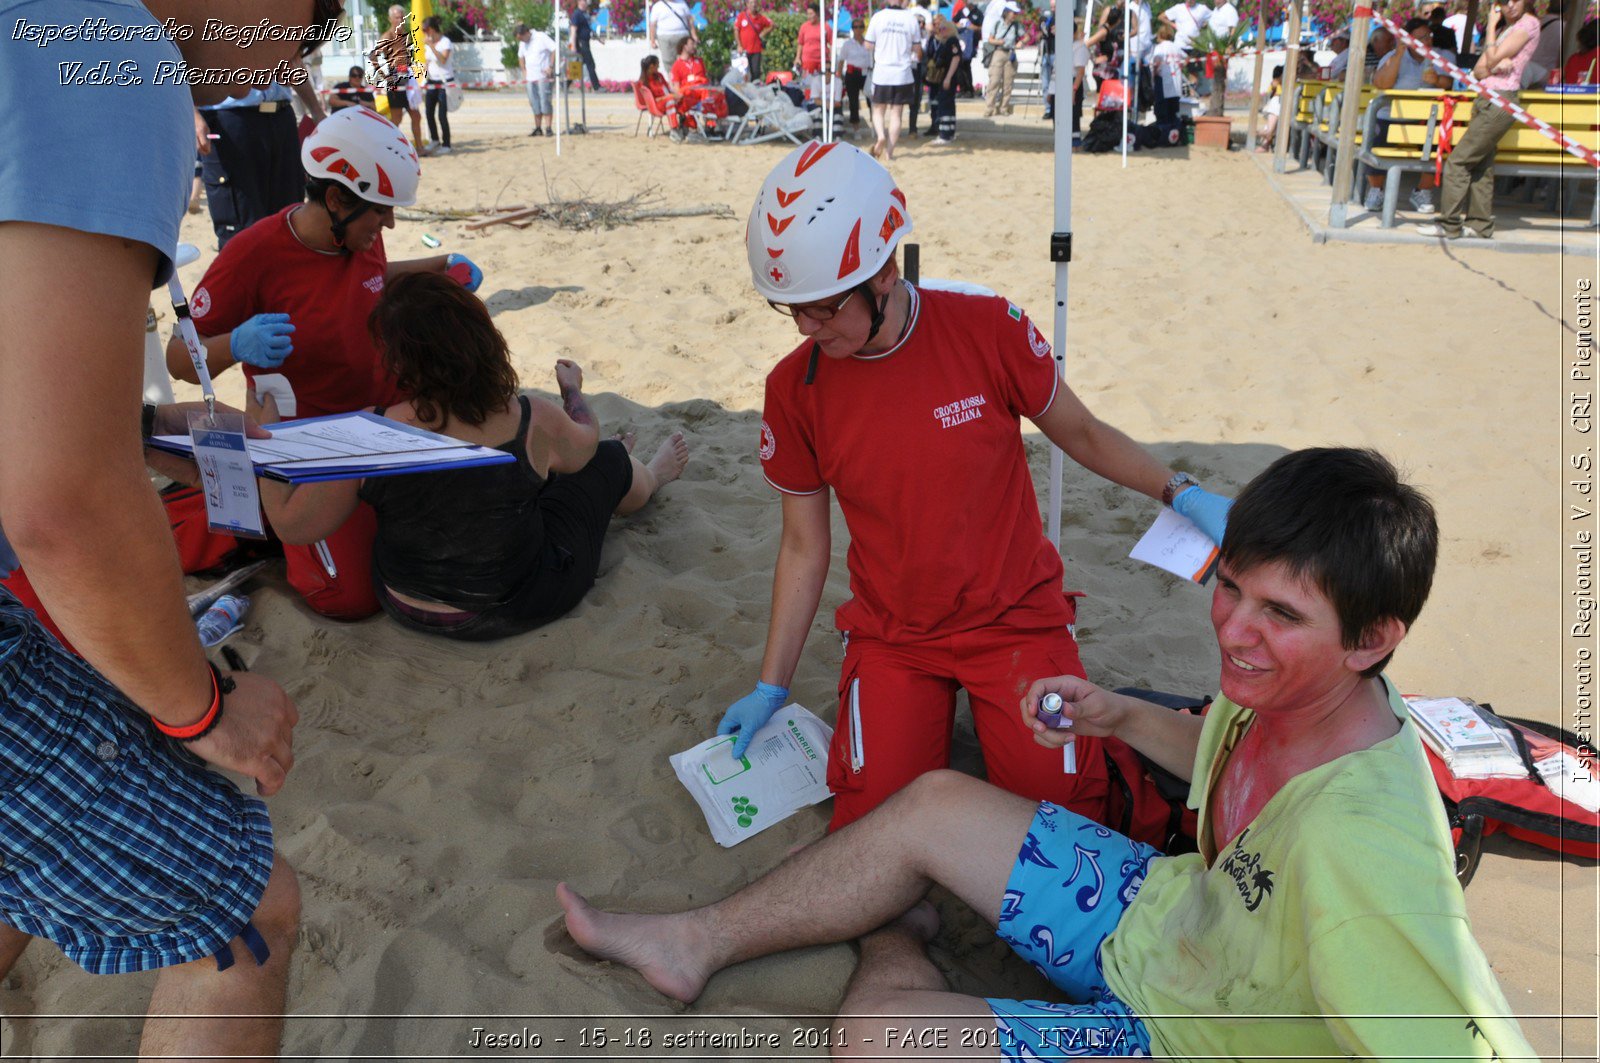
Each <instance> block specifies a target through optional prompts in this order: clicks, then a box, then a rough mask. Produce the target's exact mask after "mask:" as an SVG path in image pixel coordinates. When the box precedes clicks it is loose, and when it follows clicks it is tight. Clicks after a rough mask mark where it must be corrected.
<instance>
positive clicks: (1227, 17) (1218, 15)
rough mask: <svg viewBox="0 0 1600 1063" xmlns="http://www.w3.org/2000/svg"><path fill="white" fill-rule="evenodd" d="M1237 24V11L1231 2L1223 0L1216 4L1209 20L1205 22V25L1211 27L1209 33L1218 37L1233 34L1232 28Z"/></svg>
mask: <svg viewBox="0 0 1600 1063" xmlns="http://www.w3.org/2000/svg"><path fill="white" fill-rule="evenodd" d="M1238 24H1239V9H1238V8H1236V7H1234V6H1233V3H1232V2H1231V0H1223V2H1222V3H1220V4H1218V5H1217V9H1216V10H1215V11H1213V12H1211V18H1210V19H1209V20H1208V21H1207V22H1206V25H1208V26H1210V27H1211V32H1212V33H1215V34H1216V35H1217V36H1218V37H1226V36H1227V35H1228V34H1230V33H1232V32H1233V29H1234V27H1235V26H1237V25H1238Z"/></svg>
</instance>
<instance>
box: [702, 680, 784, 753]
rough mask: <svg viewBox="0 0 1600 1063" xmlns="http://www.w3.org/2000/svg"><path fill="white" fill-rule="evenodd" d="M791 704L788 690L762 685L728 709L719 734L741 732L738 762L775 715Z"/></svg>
mask: <svg viewBox="0 0 1600 1063" xmlns="http://www.w3.org/2000/svg"><path fill="white" fill-rule="evenodd" d="M788 703H789V688H788V687H778V686H773V685H772V684H771V683H760V682H758V683H756V688H755V689H754V690H752V691H751V692H750V693H748V694H746V695H745V696H744V697H742V698H740V699H739V700H738V701H736V702H734V703H733V704H732V705H729V706H728V711H727V712H725V713H723V714H722V722H721V723H719V724H717V734H719V735H726V734H732V733H733V732H735V731H738V732H739V740H738V741H737V742H735V743H734V744H733V759H734V760H738V759H739V758H740V757H742V756H744V751H745V750H746V749H749V748H750V739H751V738H753V737H755V733H756V732H757V731H759V730H761V728H762V727H763V726H765V724H766V722H767V721H768V720H770V719H772V714H773V713H775V712H777V711H778V710H779V709H781V708H783V707H784V706H785V705H787V704H788Z"/></svg>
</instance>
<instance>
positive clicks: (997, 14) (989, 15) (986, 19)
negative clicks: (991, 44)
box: [978, 0, 1006, 44]
mask: <svg viewBox="0 0 1600 1063" xmlns="http://www.w3.org/2000/svg"><path fill="white" fill-rule="evenodd" d="M1005 6H1006V5H1005V0H989V6H988V7H986V8H984V9H983V41H986V40H988V39H989V38H990V37H994V36H997V34H996V33H995V30H996V29H997V28H998V27H999V25H1000V20H1001V19H1002V18H1004V17H1005ZM983 41H979V42H978V43H979V44H982V43H983Z"/></svg>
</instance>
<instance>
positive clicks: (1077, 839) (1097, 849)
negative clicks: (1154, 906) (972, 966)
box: [988, 801, 1161, 1060]
mask: <svg viewBox="0 0 1600 1063" xmlns="http://www.w3.org/2000/svg"><path fill="white" fill-rule="evenodd" d="M1160 855H1161V854H1160V853H1159V852H1158V851H1157V850H1155V849H1154V848H1152V847H1151V846H1148V845H1145V844H1143V843H1142V842H1136V841H1133V840H1132V839H1130V838H1125V837H1123V836H1122V835H1120V834H1118V833H1117V832H1116V831H1113V830H1110V829H1108V828H1106V827H1102V826H1101V825H1100V824H1098V823H1096V822H1094V821H1093V820H1089V819H1085V818H1084V817H1083V816H1080V815H1078V814H1077V813H1075V812H1069V811H1067V810H1066V809H1064V808H1062V807H1060V806H1059V805H1053V804H1050V803H1049V802H1048V801H1046V802H1043V803H1041V804H1040V805H1039V811H1038V812H1037V813H1036V814H1035V815H1034V817H1033V823H1032V825H1030V826H1029V828H1028V836H1027V838H1026V839H1025V840H1024V841H1023V843H1022V849H1021V851H1019V852H1018V853H1017V863H1016V866H1015V867H1014V868H1012V870H1011V877H1010V878H1009V879H1008V880H1007V881H1006V892H1005V899H1004V901H1003V902H1002V904H1001V909H1000V920H999V926H998V928H997V929H998V933H999V935H1000V938H1001V940H1002V941H1004V942H1005V943H1006V944H1008V945H1010V946H1011V948H1012V950H1013V951H1014V952H1016V954H1017V955H1019V956H1021V957H1022V958H1023V959H1025V960H1027V961H1028V962H1029V963H1031V964H1033V966H1034V967H1035V968H1036V969H1037V970H1038V971H1039V973H1040V974H1042V975H1044V976H1045V978H1047V979H1049V980H1050V984H1051V985H1053V986H1055V987H1056V988H1057V989H1059V990H1061V992H1062V993H1064V994H1065V995H1066V996H1067V998H1068V1001H1069V1002H1068V1003H1051V1002H1048V1001H1043V1000H1000V999H996V998H991V999H990V1000H989V1001H988V1004H989V1007H990V1009H992V1010H993V1011H994V1015H995V1023H996V1025H997V1027H998V1032H999V1039H1000V1054H1001V1058H1002V1059H1008V1060H1013V1059H1014V1060H1034V1059H1041V1060H1043V1059H1080V1058H1084V1057H1094V1056H1102V1057H1103V1056H1148V1055H1149V1054H1150V1034H1149V1031H1147V1030H1146V1029H1145V1027H1144V1023H1142V1022H1140V1021H1139V1017H1138V1016H1137V1015H1135V1014H1133V1012H1132V1011H1131V1010H1129V1008H1128V1006H1127V1005H1126V1004H1124V1003H1123V1002H1122V1001H1120V1000H1118V999H1117V997H1116V994H1114V993H1112V992H1111V990H1110V989H1108V988H1107V987H1106V983H1105V975H1104V973H1103V971H1102V970H1101V967H1100V945H1101V944H1102V943H1103V942H1104V941H1105V939H1106V938H1108V937H1110V936H1111V932H1112V931H1113V930H1115V929H1116V928H1117V923H1118V921H1120V920H1121V919H1122V913H1123V912H1125V911H1127V908H1128V905H1129V904H1130V903H1132V901H1133V898H1134V897H1135V896H1137V895H1138V892H1139V885H1140V884H1141V883H1142V882H1144V876H1145V871H1146V869H1148V867H1149V866H1150V861H1151V860H1152V859H1153V858H1155V857H1157V856H1160Z"/></svg>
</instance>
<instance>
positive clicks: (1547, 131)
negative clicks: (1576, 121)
mask: <svg viewBox="0 0 1600 1063" xmlns="http://www.w3.org/2000/svg"><path fill="white" fill-rule="evenodd" d="M1363 12H1366V13H1367V14H1371V12H1370V11H1367V9H1365V8H1359V7H1358V8H1356V16H1357V17H1358V18H1359V17H1360V16H1361V15H1362V13H1363ZM1372 20H1373V21H1374V22H1378V23H1382V25H1383V27H1384V28H1385V29H1387V30H1388V31H1389V32H1390V33H1392V34H1394V35H1395V38H1396V39H1397V40H1399V41H1401V42H1402V43H1403V44H1405V45H1407V46H1409V47H1412V48H1415V49H1416V50H1417V51H1418V52H1420V53H1421V54H1422V56H1423V57H1424V58H1425V59H1427V60H1428V62H1430V63H1432V64H1433V65H1434V66H1436V67H1438V68H1439V69H1441V70H1443V71H1444V72H1445V73H1447V74H1449V75H1450V76H1451V77H1454V78H1456V79H1457V80H1460V81H1464V82H1466V83H1467V84H1468V85H1470V86H1471V87H1473V88H1474V89H1476V90H1478V92H1480V93H1482V94H1483V95H1484V96H1485V97H1487V98H1488V100H1489V102H1490V103H1492V104H1494V105H1495V106H1496V107H1498V108H1500V109H1501V110H1503V111H1505V112H1506V113H1507V114H1509V115H1511V117H1513V118H1515V119H1516V120H1517V121H1519V122H1521V123H1522V124H1523V125H1525V126H1527V127H1528V128H1530V129H1532V130H1534V131H1536V132H1537V133H1539V134H1540V135H1541V136H1544V137H1548V138H1549V139H1550V140H1553V141H1555V142H1556V143H1557V144H1559V145H1560V146H1561V148H1562V150H1563V151H1566V152H1567V153H1569V154H1571V155H1576V156H1577V157H1578V158H1580V159H1582V160H1583V161H1584V162H1586V163H1588V164H1589V165H1590V166H1594V167H1596V168H1600V154H1596V153H1595V152H1594V151H1593V150H1591V149H1589V148H1586V147H1584V146H1583V145H1582V144H1579V143H1578V142H1577V141H1575V140H1573V139H1572V138H1571V137H1569V136H1567V135H1566V134H1564V133H1562V132H1561V131H1560V130H1559V129H1557V128H1555V127H1554V126H1552V125H1551V124H1550V123H1549V122H1546V121H1545V120H1544V119H1542V118H1535V117H1534V116H1533V115H1531V114H1529V113H1528V110H1527V108H1525V107H1523V106H1522V105H1521V104H1519V103H1517V102H1516V101H1515V100H1512V99H1508V98H1507V97H1505V96H1503V95H1501V93H1500V92H1499V91H1497V90H1495V89H1491V88H1489V87H1488V86H1487V85H1485V84H1484V83H1483V82H1482V81H1479V80H1478V79H1477V78H1475V77H1473V76H1472V75H1471V74H1469V73H1468V72H1467V71H1465V70H1463V69H1461V68H1460V67H1459V66H1456V65H1455V64H1454V63H1452V62H1451V61H1450V60H1448V59H1446V58H1444V57H1443V56H1442V55H1440V54H1439V53H1438V52H1436V51H1434V50H1433V49H1432V48H1430V47H1428V46H1427V45H1426V44H1423V43H1422V42H1421V41H1419V40H1417V39H1416V38H1415V37H1413V36H1411V34H1409V33H1407V32H1406V31H1405V30H1403V29H1401V28H1400V27H1399V26H1397V25H1395V24H1394V23H1393V22H1391V21H1390V20H1389V19H1386V18H1384V17H1383V16H1382V15H1372Z"/></svg>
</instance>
